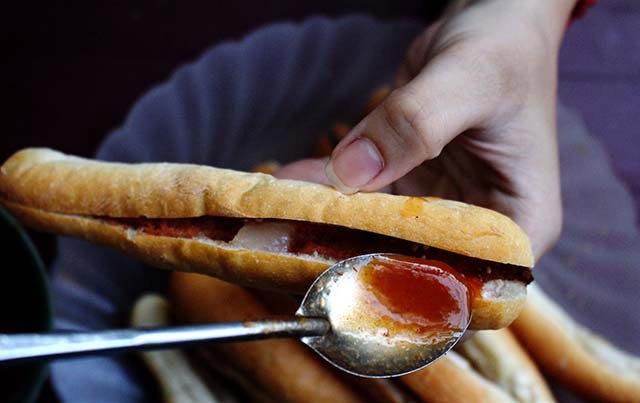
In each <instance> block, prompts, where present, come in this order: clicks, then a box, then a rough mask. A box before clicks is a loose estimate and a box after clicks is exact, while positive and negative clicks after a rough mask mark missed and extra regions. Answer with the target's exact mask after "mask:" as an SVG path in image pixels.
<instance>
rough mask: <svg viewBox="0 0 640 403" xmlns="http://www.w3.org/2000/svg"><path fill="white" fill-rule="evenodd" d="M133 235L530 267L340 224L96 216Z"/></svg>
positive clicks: (483, 266) (486, 271) (343, 255)
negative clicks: (482, 257) (473, 255)
mask: <svg viewBox="0 0 640 403" xmlns="http://www.w3.org/2000/svg"><path fill="white" fill-rule="evenodd" d="M95 218H97V219H100V220H103V221H106V222H109V223H111V224H114V225H119V226H122V227H124V228H126V229H127V230H133V231H134V233H138V232H142V233H145V234H148V235H154V236H164V237H174V238H187V239H195V240H202V239H204V240H212V241H218V242H223V243H227V244H229V246H232V247H238V248H243V249H250V250H261V251H266V252H272V253H291V254H296V255H301V256H305V255H306V256H312V257H316V258H322V259H325V260H329V261H339V260H343V259H347V258H350V257H353V256H358V255H365V254H369V253H394V254H399V255H405V256H411V257H417V258H422V259H428V260H433V261H441V262H445V263H446V264H447V265H449V266H450V267H453V268H454V269H455V270H456V271H457V272H458V273H460V274H461V275H463V276H467V277H473V278H476V279H479V280H480V281H482V282H486V281H490V280H512V281H519V282H522V283H524V284H529V283H530V282H531V281H533V276H532V273H531V270H530V269H529V268H527V267H521V266H516V265H511V264H504V263H498V262H492V261H488V260H482V259H477V258H473V257H469V256H464V255H461V254H458V253H453V252H448V251H445V250H441V249H437V248H433V247H429V246H425V245H422V244H418V243H415V242H411V241H407V240H404V239H399V238H394V237H390V236H386V235H381V234H376V233H372V232H367V231H362V230H356V229H352V228H346V227H341V226H338V225H330V224H318V223H310V222H301V221H293V220H280V219H251V218H249V219H247V218H236V217H213V216H205V217H192V218H112V217H95Z"/></svg>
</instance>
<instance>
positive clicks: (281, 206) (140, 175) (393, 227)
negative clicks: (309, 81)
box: [0, 149, 533, 329]
mask: <svg viewBox="0 0 640 403" xmlns="http://www.w3.org/2000/svg"><path fill="white" fill-rule="evenodd" d="M0 200H1V201H2V203H3V204H4V205H5V206H6V207H7V208H8V209H9V210H10V211H11V212H12V213H13V214H14V215H16V216H17V217H18V218H19V219H20V220H21V221H23V222H24V223H25V224H27V225H29V226H31V227H34V228H36V229H40V230H45V231H50V232H54V233H58V234H64V235H69V236H75V237H80V238H84V239H87V240H90V241H93V242H98V243H102V244H105V245H109V246H112V247H115V248H117V249H119V250H121V251H123V252H125V253H128V254H130V255H132V256H134V257H137V258H139V259H141V260H143V261H144V262H146V263H148V264H150V265H153V266H157V267H161V268H168V269H173V270H181V271H193V272H200V273H205V274H208V275H211V276H214V277H218V278H221V279H225V280H227V281H231V282H234V283H238V284H242V285H247V286H252V287H261V288H271V289H278V290H282V291H295V292H304V291H305V290H306V288H307V287H308V286H309V285H310V284H311V283H312V282H313V280H315V278H316V277H317V275H318V274H320V273H321V272H322V271H323V270H324V269H326V268H327V267H328V266H329V265H331V264H333V263H335V261H336V260H335V259H331V258H326V257H324V256H319V255H317V254H315V253H313V254H294V253H287V252H272V251H268V250H256V249H250V248H245V247H243V246H238V245H234V244H232V243H229V242H222V241H217V240H211V239H202V238H198V237H195V238H186V237H169V236H159V235H150V234H148V233H145V232H144V231H139V230H137V229H135V228H131V227H126V226H124V225H116V224H114V223H113V222H111V221H109V220H105V218H109V219H111V218H114V219H117V218H123V217H128V218H139V217H145V218H146V219H157V218H185V217H202V216H223V217H238V218H241V219H246V218H252V219H276V220H289V221H292V222H301V221H302V222H310V223H321V224H329V225H335V226H339V227H345V228H351V229H356V230H362V231H367V232H370V233H376V234H381V235H384V236H389V237H393V238H399V239H403V240H406V241H410V242H414V243H416V244H420V245H426V246H429V247H433V248H437V249H440V250H444V251H449V252H453V253H455V254H458V255H461V256H468V257H471V258H475V259H481V262H482V265H486V266H487V267H489V266H490V265H491V264H503V265H508V267H507V268H508V269H509V270H511V272H528V271H529V270H530V269H529V268H530V267H531V266H532V265H533V256H532V253H531V248H530V244H529V240H528V238H527V236H526V234H524V232H523V231H522V230H521V229H520V228H519V227H518V226H517V225H516V224H515V223H514V222H513V221H511V220H510V219H509V218H508V217H506V216H503V215H501V214H499V213H497V212H494V211H492V210H488V209H484V208H480V207H476V206H471V205H468V204H464V203H460V202H455V201H449V200H442V199H437V198H416V197H405V196H396V195H388V194H381V193H358V194H354V195H344V194H341V193H339V192H337V191H335V190H334V189H332V188H330V187H327V186H323V185H318V184H312V183H307V182H301V181H292V180H278V179H275V178H274V177H272V176H270V175H265V174H260V173H244V172H237V171H231V170H225V169H217V168H212V167H205V166H196V165H188V164H168V163H151V164H122V163H107V162H100V161H95V160H88V159H82V158H78V157H73V156H68V155H65V154H62V153H59V152H56V151H53V150H49V149H26V150H23V151H20V152H18V153H16V154H14V155H13V156H12V157H11V158H10V159H9V160H8V161H6V162H5V164H4V165H3V166H2V168H1V169H0ZM380 252H384V250H381V251H380ZM493 262H497V263H493ZM489 271H490V269H489ZM525 297H526V287H525V283H523V282H521V281H515V280H502V279H494V280H489V281H486V282H485V283H484V285H483V287H482V290H481V293H480V295H479V296H477V297H476V298H475V299H474V300H473V301H472V311H473V321H472V323H471V326H470V328H471V329H496V328H501V327H504V326H507V325H508V324H509V323H511V322H512V321H513V319H515V317H516V316H517V315H518V314H519V312H520V310H521V308H522V306H523V305H524V301H525Z"/></svg>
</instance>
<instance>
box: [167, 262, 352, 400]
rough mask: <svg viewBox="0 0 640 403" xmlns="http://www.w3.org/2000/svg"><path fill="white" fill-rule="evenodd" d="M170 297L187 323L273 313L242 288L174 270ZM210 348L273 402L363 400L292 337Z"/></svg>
mask: <svg viewBox="0 0 640 403" xmlns="http://www.w3.org/2000/svg"><path fill="white" fill-rule="evenodd" d="M170 300H171V301H172V303H173V304H174V306H175V308H176V310H177V313H178V316H179V317H180V318H182V319H183V320H185V321H187V322H188V323H209V322H233V321H242V320H252V319H264V318H267V317H270V316H273V314H272V313H270V312H269V311H268V310H267V309H265V307H264V306H263V305H262V304H261V303H260V302H259V301H258V300H257V299H256V298H255V297H254V296H252V295H251V294H250V293H249V292H248V291H246V290H244V289H243V288H241V287H239V286H236V285H233V284H229V283H226V282H224V281H221V280H217V279H214V278H211V277H207V276H202V275H196V274H183V273H174V274H173V275H172V278H171V284H170ZM212 348H215V350H216V351H218V352H221V353H222V354H224V356H225V357H227V359H228V364H229V365H232V366H233V367H235V368H236V369H237V370H239V371H241V372H242V373H243V374H244V375H245V377H246V378H248V379H251V380H252V382H254V383H256V384H257V385H256V387H259V388H261V389H263V390H266V391H268V393H269V395H271V396H272V397H274V398H275V400H276V401H282V402H328V401H338V402H345V403H347V402H362V401H363V400H361V399H360V398H359V397H358V396H357V395H356V393H355V392H354V391H353V390H351V388H350V387H349V386H348V385H347V384H346V383H345V382H344V381H342V380H340V379H339V377H338V376H337V375H336V374H335V373H334V372H333V371H332V370H331V369H329V368H328V367H327V365H326V364H325V363H324V362H322V360H321V359H320V358H319V357H317V356H316V355H315V353H314V352H313V351H311V349H309V348H308V347H306V346H305V345H303V344H302V343H300V342H299V341H297V340H291V339H278V340H264V341H258V342H245V343H232V344H224V345H218V346H216V347H212ZM319 385H321V386H319ZM311 391H313V393H310V392H311Z"/></svg>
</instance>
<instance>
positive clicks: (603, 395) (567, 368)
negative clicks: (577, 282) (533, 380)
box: [511, 286, 640, 403]
mask: <svg viewBox="0 0 640 403" xmlns="http://www.w3.org/2000/svg"><path fill="white" fill-rule="evenodd" d="M530 291H531V292H530V296H529V301H528V302H527V304H526V306H525V309H524V310H523V312H522V314H521V315H520V317H519V318H518V319H517V320H516V321H515V322H514V323H513V325H512V326H511V329H512V330H513V332H514V334H515V335H516V337H517V338H518V340H519V341H520V342H521V343H522V344H523V346H524V347H525V348H526V349H527V350H528V351H529V353H530V354H531V355H532V357H533V358H534V360H535V361H536V362H537V363H538V364H539V365H540V367H541V368H542V370H543V371H544V372H545V373H547V374H548V375H549V376H550V377H551V378H552V379H555V380H557V381H559V382H560V383H562V384H563V385H565V386H567V387H569V388H570V389H572V390H573V391H575V392H576V393H578V394H580V395H582V396H584V397H586V398H589V399H595V400H597V401H604V402H611V403H623V402H624V403H640V359H638V358H636V357H632V356H631V355H629V354H625V353H623V352H621V351H619V350H617V351H616V352H615V353H614V352H612V351H605V352H604V354H605V357H606V358H607V359H609V360H617V361H618V362H617V363H616V364H620V361H621V360H629V361H632V360H633V361H634V363H635V365H634V367H635V368H627V369H624V370H618V369H615V368H613V366H612V365H609V363H608V362H605V361H604V360H603V359H602V358H599V357H596V355H594V354H593V352H592V351H593V348H594V347H598V348H600V349H602V348H608V349H610V348H612V347H611V346H610V345H608V344H607V345H606V346H605V344H606V342H605V341H604V340H603V339H601V338H599V337H598V336H596V335H595V334H592V333H590V332H589V331H588V330H586V329H585V328H582V327H581V326H580V325H578V324H577V323H575V322H574V321H573V320H572V319H571V318H570V317H569V316H568V315H567V314H566V313H565V312H564V311H562V310H561V308H559V307H558V306H557V305H556V304H555V303H554V302H553V301H551V299H550V298H549V297H548V296H546V295H545V294H544V293H543V291H542V290H540V289H539V288H538V287H536V286H530ZM586 343H591V344H590V345H591V349H592V351H590V350H589V348H588V347H587V344H586ZM614 354H615V355H614Z"/></svg>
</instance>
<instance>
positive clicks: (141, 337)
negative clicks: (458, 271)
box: [0, 254, 471, 377]
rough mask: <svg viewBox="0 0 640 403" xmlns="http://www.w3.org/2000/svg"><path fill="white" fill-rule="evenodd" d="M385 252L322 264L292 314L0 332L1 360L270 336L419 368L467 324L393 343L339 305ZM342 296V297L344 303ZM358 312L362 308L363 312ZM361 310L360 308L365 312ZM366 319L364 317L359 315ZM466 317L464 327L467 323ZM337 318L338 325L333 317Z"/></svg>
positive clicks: (360, 365) (381, 365) (345, 358)
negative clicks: (430, 337) (353, 321)
mask: <svg viewBox="0 0 640 403" xmlns="http://www.w3.org/2000/svg"><path fill="white" fill-rule="evenodd" d="M380 256H384V254H371V255H362V256H356V257H353V258H350V259H346V260H343V261H341V262H338V263H336V264H335V265H333V266H331V267H330V268H328V269H327V270H326V271H325V272H324V273H322V274H321V275H320V276H319V277H318V278H317V279H316V281H315V282H314V283H313V284H312V285H311V287H310V288H309V290H308V292H307V294H306V295H305V297H304V299H303V301H302V303H301V305H300V307H299V309H298V311H297V312H296V315H295V316H296V317H295V318H293V319H291V320H259V321H245V322H236V323H216V324H206V325H193V326H179V327H167V328H148V329H116V330H102V331H89V332H56V333H39V334H38V333H35V334H0V365H2V364H6V363H9V362H21V361H25V360H37V359H52V358H63V357H69V356H79V355H89V354H95V353H107V352H120V351H127V350H152V349H162V348H168V347H178V346H186V345H194V344H203V343H212V342H215V343H223V342H238V341H249V340H260V339H269V338H276V337H295V338H301V340H302V342H303V343H305V344H307V345H308V346H309V347H311V348H312V349H313V350H315V351H316V352H317V353H318V354H320V355H321V356H322V357H323V358H325V359H326V360H327V361H328V362H330V363H331V364H333V365H335V366H336V367H338V368H341V369H343V370H344V371H347V372H349V373H352V374H355V375H360V376H364V377H391V376H399V375H403V374H406V373H409V372H412V371H416V370H418V369H420V368H422V367H425V366H427V365H429V364H430V363H432V362H433V361H435V360H436V359H438V358H439V357H441V356H442V355H444V354H445V353H446V352H447V351H449V350H450V349H451V348H452V347H453V346H454V345H455V344H456V343H457V342H458V340H459V339H460V337H461V336H462V335H463V334H464V332H465V330H466V326H465V328H464V329H462V330H461V331H459V332H455V333H453V334H451V335H449V336H448V337H445V338H444V339H440V340H438V341H437V342H435V343H425V342H424V341H419V340H410V339H401V340H397V341H393V340H389V339H388V338H386V337H384V336H380V335H376V334H372V333H373V332H371V331H369V330H366V329H365V330H364V331H358V329H357V326H356V327H351V328H349V326H347V327H346V328H345V323H348V321H345V320H344V314H345V309H344V308H345V306H349V303H350V304H351V306H350V307H351V308H354V309H358V308H361V307H358V306H353V301H354V299H353V298H351V297H349V296H348V295H347V294H348V289H349V288H351V287H353V281H354V278H355V277H354V276H355V273H356V272H357V270H358V269H359V268H361V267H364V266H365V265H366V264H367V263H369V262H370V261H371V260H372V259H374V258H376V257H380ZM345 298H347V299H348V300H347V301H345ZM363 312H365V311H363ZM365 315H366V313H365ZM364 319H365V320H366V318H364ZM470 319H471V318H469V321H467V324H466V325H467V326H468V324H469V322H470ZM338 322H340V323H338Z"/></svg>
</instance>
